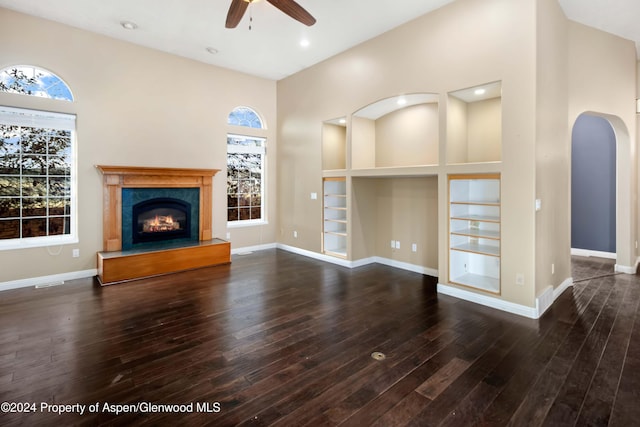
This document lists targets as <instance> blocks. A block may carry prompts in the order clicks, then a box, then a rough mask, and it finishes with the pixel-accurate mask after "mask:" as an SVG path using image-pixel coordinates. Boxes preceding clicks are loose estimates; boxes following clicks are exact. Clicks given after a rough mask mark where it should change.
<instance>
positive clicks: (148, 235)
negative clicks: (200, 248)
mask: <svg viewBox="0 0 640 427" xmlns="http://www.w3.org/2000/svg"><path fill="white" fill-rule="evenodd" d="M132 220H133V224H132V227H131V231H132V236H131V239H132V241H133V244H134V245H135V244H136V243H144V242H159V241H165V240H174V239H184V238H186V239H188V238H190V237H191V204H190V203H188V202H185V201H183V200H180V199H174V198H170V197H157V198H154V199H151V200H146V201H144V202H140V203H137V204H135V205H134V206H133V215H132Z"/></svg>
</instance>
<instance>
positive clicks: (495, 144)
mask: <svg viewBox="0 0 640 427" xmlns="http://www.w3.org/2000/svg"><path fill="white" fill-rule="evenodd" d="M447 99H448V102H447V164H449V165H452V164H469V163H484V162H500V161H501V160H502V84H501V82H499V81H498V82H492V83H486V84H481V85H477V86H474V87H469V88H465V89H461V90H456V91H453V92H449V94H448V97H447Z"/></svg>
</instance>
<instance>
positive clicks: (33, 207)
mask: <svg viewBox="0 0 640 427" xmlns="http://www.w3.org/2000/svg"><path fill="white" fill-rule="evenodd" d="M45 215H47V199H42V198H31V197H29V198H24V199H22V216H23V217H28V216H45Z"/></svg>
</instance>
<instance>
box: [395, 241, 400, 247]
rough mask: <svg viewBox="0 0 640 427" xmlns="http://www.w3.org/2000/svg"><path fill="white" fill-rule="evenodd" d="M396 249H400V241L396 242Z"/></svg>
mask: <svg viewBox="0 0 640 427" xmlns="http://www.w3.org/2000/svg"><path fill="white" fill-rule="evenodd" d="M396 249H400V240H396Z"/></svg>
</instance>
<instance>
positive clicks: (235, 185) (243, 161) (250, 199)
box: [227, 135, 265, 221]
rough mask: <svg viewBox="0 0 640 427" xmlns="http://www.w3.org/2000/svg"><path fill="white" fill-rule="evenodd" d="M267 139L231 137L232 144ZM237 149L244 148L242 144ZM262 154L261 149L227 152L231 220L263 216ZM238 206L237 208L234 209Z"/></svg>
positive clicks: (230, 145)
mask: <svg viewBox="0 0 640 427" xmlns="http://www.w3.org/2000/svg"><path fill="white" fill-rule="evenodd" d="M264 141H265V140H264V139H260V138H256V139H255V140H254V139H253V138H250V137H243V136H232V135H230V136H229V137H228V142H229V147H234V146H244V147H252V146H253V147H256V146H260V145H262V146H264ZM229 150H231V148H229ZM237 150H238V151H241V149H240V148H238V149H237ZM243 150H245V149H243ZM263 158H264V154H262V153H253V152H248V153H247V152H233V151H232V152H229V153H227V207H228V208H229V212H228V214H227V218H228V221H246V220H251V219H254V220H255V219H261V217H262V209H263V207H262V166H263ZM236 207H238V209H235V208H236Z"/></svg>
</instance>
